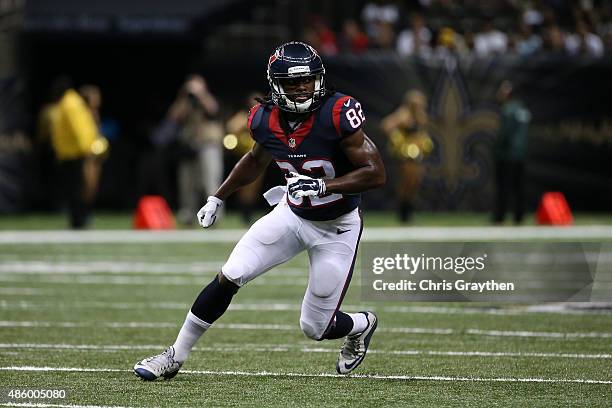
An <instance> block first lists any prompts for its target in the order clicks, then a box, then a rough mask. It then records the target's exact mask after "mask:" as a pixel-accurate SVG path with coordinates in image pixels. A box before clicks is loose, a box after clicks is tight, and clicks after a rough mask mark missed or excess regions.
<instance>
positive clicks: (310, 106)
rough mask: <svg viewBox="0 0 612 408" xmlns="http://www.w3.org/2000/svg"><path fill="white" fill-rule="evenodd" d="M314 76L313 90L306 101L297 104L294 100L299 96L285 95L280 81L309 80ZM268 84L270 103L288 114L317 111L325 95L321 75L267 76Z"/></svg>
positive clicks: (323, 81)
mask: <svg viewBox="0 0 612 408" xmlns="http://www.w3.org/2000/svg"><path fill="white" fill-rule="evenodd" d="M313 76H314V90H313V92H312V94H311V96H310V98H308V99H307V100H305V101H303V102H298V101H297V100H292V98H293V99H296V98H297V96H298V95H299V94H294V93H291V94H290V93H287V92H286V91H285V89H284V88H283V85H282V83H281V81H282V80H283V79H289V78H305V77H307V78H309V77H313ZM268 81H269V82H270V89H271V91H272V101H273V102H274V103H275V104H276V105H278V107H279V108H281V109H282V110H285V111H288V112H295V113H305V112H311V111H313V110H315V109H317V108H318V107H319V106H320V105H321V100H322V99H323V96H324V95H325V80H324V79H323V73H319V74H315V75H302V76H293V77H288V76H287V77H279V76H275V77H274V78H272V77H270V76H268Z"/></svg>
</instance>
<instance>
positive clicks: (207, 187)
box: [169, 74, 223, 224]
mask: <svg viewBox="0 0 612 408" xmlns="http://www.w3.org/2000/svg"><path fill="white" fill-rule="evenodd" d="M218 113H219V104H218V102H217V99H216V98H215V97H214V96H213V95H212V93H211V92H210V91H209V90H208V86H207V84H206V81H205V80H204V78H203V77H202V76H200V75H197V74H192V75H189V76H188V77H187V80H186V81H185V83H184V84H183V86H182V87H181V89H180V90H179V92H178V95H177V97H176V99H175V101H174V103H173V104H172V106H171V107H170V111H169V117H171V118H172V120H173V121H174V122H175V123H176V124H177V125H178V136H177V137H178V142H179V145H180V152H181V153H180V157H179V164H178V189H179V213H178V220H179V222H181V223H183V224H193V223H195V222H196V217H195V216H194V214H195V213H196V212H197V210H198V207H199V206H200V201H201V199H202V197H207V196H209V195H212V194H213V193H214V192H215V191H216V190H217V188H218V187H219V185H220V184H221V178H222V177H223V148H222V147H221V141H222V139H223V126H222V125H221V124H220V123H219V121H218V120H216V117H217V114H218Z"/></svg>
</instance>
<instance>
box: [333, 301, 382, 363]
mask: <svg viewBox="0 0 612 408" xmlns="http://www.w3.org/2000/svg"><path fill="white" fill-rule="evenodd" d="M360 313H363V314H365V315H366V319H368V327H366V329H365V330H364V331H363V332H361V333H357V334H353V335H349V336H346V340H344V344H343V345H342V349H341V350H340V355H339V356H338V362H337V363H336V371H337V372H338V374H348V373H350V372H351V371H353V370H354V369H355V368H357V366H358V365H359V364H361V362H362V361H363V359H364V358H365V356H366V353H367V352H368V346H369V345H370V339H371V338H372V335H373V334H374V331H375V330H376V326H378V319H377V318H376V315H375V314H374V313H372V312H360Z"/></svg>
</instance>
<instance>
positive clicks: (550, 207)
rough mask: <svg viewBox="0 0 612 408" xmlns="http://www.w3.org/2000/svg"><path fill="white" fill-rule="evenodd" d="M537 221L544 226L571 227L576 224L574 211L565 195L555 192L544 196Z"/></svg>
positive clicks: (537, 214)
mask: <svg viewBox="0 0 612 408" xmlns="http://www.w3.org/2000/svg"><path fill="white" fill-rule="evenodd" d="M536 221H537V223H538V224H542V225H571V224H573V223H574V217H573V216H572V210H570V208H569V205H568V204H567V200H566V199H565V196H564V195H563V193H561V192H558V191H554V192H547V193H544V194H543V195H542V199H541V200H540V205H539V206H538V211H537V213H536Z"/></svg>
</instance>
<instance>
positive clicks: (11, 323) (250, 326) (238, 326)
mask: <svg viewBox="0 0 612 408" xmlns="http://www.w3.org/2000/svg"><path fill="white" fill-rule="evenodd" d="M180 323H181V322H179V321H177V322H93V321H92V322H52V321H15V320H1V321H0V327H12V328H16V327H24V328H38V327H40V328H45V327H61V328H83V327H104V328H110V329H132V328H156V327H157V328H175V327H179V326H180ZM214 327H215V328H217V329H229V330H279V331H285V330H298V328H297V325H291V324H255V323H216V324H215V325H214ZM378 331H379V332H383V333H404V334H440V335H471V336H487V337H489V336H493V337H534V338H538V337H543V338H550V339H574V338H605V339H607V338H612V333H605V332H535V331H527V330H481V329H469V328H468V329H463V330H455V329H450V328H431V327H382V328H380V329H378Z"/></svg>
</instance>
